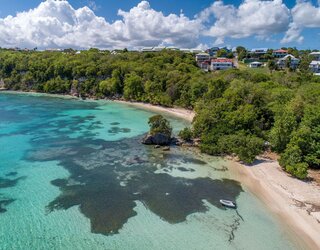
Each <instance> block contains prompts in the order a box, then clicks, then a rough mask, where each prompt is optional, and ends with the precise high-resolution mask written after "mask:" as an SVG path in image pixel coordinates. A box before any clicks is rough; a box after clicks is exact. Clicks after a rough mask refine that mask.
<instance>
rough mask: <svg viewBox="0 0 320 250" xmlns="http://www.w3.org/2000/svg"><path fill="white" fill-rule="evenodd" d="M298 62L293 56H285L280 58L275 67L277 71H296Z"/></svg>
mask: <svg viewBox="0 0 320 250" xmlns="http://www.w3.org/2000/svg"><path fill="white" fill-rule="evenodd" d="M299 63H300V60H299V59H298V58H295V57H294V56H293V55H290V54H289V55H286V56H284V57H282V58H280V59H279V60H278V61H277V66H278V68H279V69H285V68H291V69H297V68H298V66H299Z"/></svg>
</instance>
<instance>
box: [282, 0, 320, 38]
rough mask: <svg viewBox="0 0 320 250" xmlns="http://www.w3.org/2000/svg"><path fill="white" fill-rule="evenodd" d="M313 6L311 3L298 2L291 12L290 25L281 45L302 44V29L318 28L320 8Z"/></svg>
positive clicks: (319, 24) (319, 25)
mask: <svg viewBox="0 0 320 250" xmlns="http://www.w3.org/2000/svg"><path fill="white" fill-rule="evenodd" d="M319 3H320V1H319V2H318V7H316V6H313V5H312V3H311V2H306V1H298V2H297V4H296V5H295V6H294V7H293V9H292V10H291V15H292V23H291V24H290V26H289V29H288V31H287V32H286V34H285V37H284V38H283V39H282V40H281V42H282V43H289V42H300V43H301V42H302V41H303V36H302V35H301V32H302V30H303V29H304V28H320V7H319Z"/></svg>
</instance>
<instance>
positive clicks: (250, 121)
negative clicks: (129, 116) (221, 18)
mask: <svg viewBox="0 0 320 250" xmlns="http://www.w3.org/2000/svg"><path fill="white" fill-rule="evenodd" d="M239 53H244V51H243V49H242V50H240V49H239ZM0 80H3V82H4V85H5V87H6V88H8V89H11V90H21V91H37V92H45V93H59V94H73V95H79V96H81V97H95V98H124V99H125V100H135V101H142V102H148V103H152V104H159V105H163V106H179V107H184V108H188V109H194V110H195V111H196V114H197V115H196V117H195V119H194V122H193V127H192V130H191V131H186V130H185V131H184V132H183V134H184V135H185V136H186V137H188V138H190V137H194V138H200V139H201V145H200V149H201V150H202V151H203V152H205V153H208V154H212V155H225V154H236V155H237V156H238V157H239V158H240V160H242V161H244V162H247V163H252V162H253V161H254V159H255V157H256V156H257V155H259V154H260V153H261V152H263V151H264V150H266V149H267V148H271V149H272V150H273V151H274V152H277V153H278V154H280V156H281V158H280V161H279V162H280V164H281V166H282V167H283V168H284V169H285V170H286V171H288V172H289V173H291V174H292V175H294V176H296V177H298V178H301V179H304V178H306V176H307V169H308V168H320V77H315V76H313V75H312V74H310V73H308V72H307V71H306V70H302V69H301V70H297V71H296V72H290V71H273V70H270V72H266V73H263V72H260V71H257V72H255V71H254V70H237V69H232V70H227V71H220V72H203V71H202V70H200V69H199V68H198V67H197V65H196V62H195V59H194V56H193V55H192V54H188V53H182V52H179V51H168V50H164V51H162V52H156V53H140V52H129V51H127V50H125V51H118V52H116V53H110V52H109V51H99V50H96V49H91V50H88V51H82V52H81V53H76V52H75V51H73V50H67V51H65V52H63V53H62V52H36V51H35V52H16V51H9V50H1V51H0Z"/></svg>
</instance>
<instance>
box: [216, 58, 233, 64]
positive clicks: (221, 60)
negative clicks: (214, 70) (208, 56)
mask: <svg viewBox="0 0 320 250" xmlns="http://www.w3.org/2000/svg"><path fill="white" fill-rule="evenodd" d="M211 62H219V63H226V62H230V63H232V62H233V61H232V59H227V58H217V59H212V60H211Z"/></svg>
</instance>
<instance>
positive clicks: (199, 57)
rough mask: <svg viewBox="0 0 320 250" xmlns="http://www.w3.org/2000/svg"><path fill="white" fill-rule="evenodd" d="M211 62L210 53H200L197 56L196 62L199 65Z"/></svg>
mask: <svg viewBox="0 0 320 250" xmlns="http://www.w3.org/2000/svg"><path fill="white" fill-rule="evenodd" d="M209 60H210V55H209V54H208V53H199V54H196V61H197V63H198V64H199V63H202V62H204V61H209Z"/></svg>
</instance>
